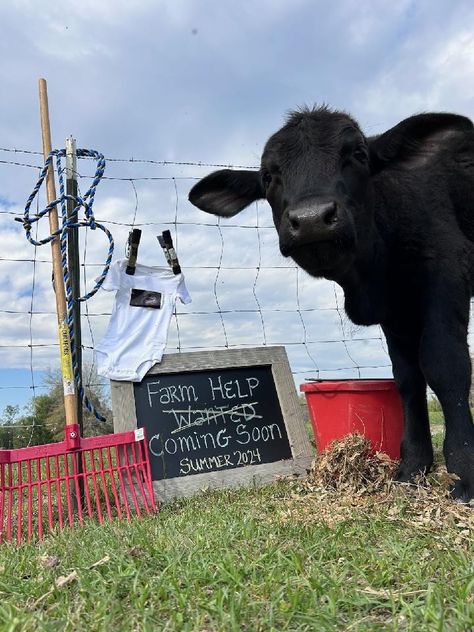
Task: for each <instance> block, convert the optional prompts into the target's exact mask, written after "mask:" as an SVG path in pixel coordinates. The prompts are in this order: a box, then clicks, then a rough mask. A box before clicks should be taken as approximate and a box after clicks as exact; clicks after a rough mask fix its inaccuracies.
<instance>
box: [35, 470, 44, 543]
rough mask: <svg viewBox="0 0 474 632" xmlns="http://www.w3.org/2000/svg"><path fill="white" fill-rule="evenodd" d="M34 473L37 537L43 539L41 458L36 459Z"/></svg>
mask: <svg viewBox="0 0 474 632" xmlns="http://www.w3.org/2000/svg"><path fill="white" fill-rule="evenodd" d="M36 474H37V478H38V537H39V539H40V541H41V540H42V539H43V498H42V495H41V485H42V482H43V481H42V479H41V459H36Z"/></svg>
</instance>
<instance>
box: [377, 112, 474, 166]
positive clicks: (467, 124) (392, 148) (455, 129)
mask: <svg viewBox="0 0 474 632" xmlns="http://www.w3.org/2000/svg"><path fill="white" fill-rule="evenodd" d="M472 130H473V124H472V122H471V121H470V120H469V119H468V118H466V117H465V116H459V115H458V114H448V113H434V114H418V115H416V116H411V117H410V118H407V119H405V120H404V121H401V123H398V125H395V127H392V128H391V129H389V130H388V131H386V132H385V133H384V134H381V135H380V136H375V137H372V138H369V139H368V142H369V152H370V165H371V171H372V173H373V174H375V173H378V172H379V171H382V169H384V168H386V167H390V166H400V167H403V168H406V169H414V168H417V167H420V166H422V165H424V164H426V163H427V162H429V160H430V159H432V158H433V157H434V156H435V155H436V154H438V153H439V152H440V151H442V150H443V149H444V148H445V147H446V143H447V142H448V141H449V139H450V138H452V137H454V136H457V135H460V134H462V133H465V132H466V131H472Z"/></svg>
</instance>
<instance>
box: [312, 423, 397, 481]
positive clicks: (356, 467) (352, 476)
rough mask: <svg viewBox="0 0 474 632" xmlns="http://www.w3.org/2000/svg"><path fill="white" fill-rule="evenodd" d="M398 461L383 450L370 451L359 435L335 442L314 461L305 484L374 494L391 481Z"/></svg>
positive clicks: (367, 444)
mask: <svg viewBox="0 0 474 632" xmlns="http://www.w3.org/2000/svg"><path fill="white" fill-rule="evenodd" d="M396 466H397V464H396V463H395V462H394V461H392V460H391V459H390V457H388V456H387V455H386V454H385V453H383V452H376V453H375V454H373V453H372V452H371V446H370V442H369V440H368V439H367V438H366V437H363V436H362V435H360V434H351V435H348V436H347V437H345V438H344V439H340V440H338V441H333V442H332V443H331V445H330V446H329V448H328V449H327V450H326V451H325V452H323V453H322V454H320V455H319V457H318V458H317V459H316V460H315V461H314V463H313V465H312V467H311V469H310V471H309V475H308V478H307V480H306V481H305V482H304V486H305V487H306V489H307V490H308V491H314V490H315V488H324V489H325V490H332V491H337V492H340V493H349V494H360V493H363V494H372V493H374V492H380V491H382V490H384V489H385V488H386V487H387V486H390V485H391V484H392V476H393V473H394V471H395V469H396Z"/></svg>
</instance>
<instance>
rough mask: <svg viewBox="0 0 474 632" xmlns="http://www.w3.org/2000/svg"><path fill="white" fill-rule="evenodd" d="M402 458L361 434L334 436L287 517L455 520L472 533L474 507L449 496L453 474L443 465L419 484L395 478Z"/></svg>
mask: <svg viewBox="0 0 474 632" xmlns="http://www.w3.org/2000/svg"><path fill="white" fill-rule="evenodd" d="M397 465H398V464H397V463H396V462H394V461H391V460H390V458H389V457H388V456H387V455H386V454H384V453H381V452H378V453H375V454H373V453H372V452H371V449H370V443H369V441H368V440H367V439H366V438H365V437H363V436H361V435H358V434H353V435H348V436H347V437H345V438H344V439H341V440H339V441H334V442H333V443H332V444H331V446H329V448H328V449H327V450H326V451H325V452H323V453H322V454H320V455H318V457H317V458H316V460H315V461H314V463H313V465H312V467H311V469H310V471H309V473H308V477H307V478H306V479H304V480H300V481H296V482H295V484H294V486H293V491H292V494H291V498H289V500H288V503H287V504H286V506H285V508H284V509H283V510H282V511H281V513H280V519H281V520H282V521H283V522H288V521H293V520H294V521H297V522H304V523H311V522H320V521H322V522H324V523H326V524H327V525H328V526H329V527H332V526H334V525H336V524H338V523H339V522H341V521H343V520H348V519H352V518H357V517H362V516H364V517H367V516H370V517H371V518H375V517H377V518H381V519H383V520H393V521H397V522H400V523H403V524H404V525H405V526H409V527H410V528H416V529H417V530H418V529H421V530H428V531H431V532H434V531H439V532H440V533H442V530H443V528H444V526H446V525H448V524H449V527H450V528H454V531H455V532H456V537H457V538H459V539H460V540H462V541H467V540H469V538H472V535H473V530H474V507H472V506H468V505H464V504H461V503H457V502H455V501H453V500H452V499H451V497H450V496H449V490H450V487H451V485H452V482H453V476H452V475H451V474H448V473H447V472H446V468H445V467H444V466H441V465H440V466H437V467H436V468H435V469H434V471H433V472H432V473H431V474H430V475H429V476H428V477H423V476H420V477H419V479H418V480H417V481H416V483H415V484H406V483H401V484H400V483H394V481H393V480H392V477H393V474H394V472H395V470H396V468H397Z"/></svg>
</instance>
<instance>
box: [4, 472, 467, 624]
mask: <svg viewBox="0 0 474 632" xmlns="http://www.w3.org/2000/svg"><path fill="white" fill-rule="evenodd" d="M369 489H370V485H369V486H368V487H367V488H362V487H359V488H357V487H354V486H352V487H351V485H350V484H348V485H347V486H346V487H344V486H343V487H342V488H341V489H340V490H339V491H338V490H337V489H335V490H333V489H324V488H321V487H319V488H318V486H317V485H316V486H314V487H311V486H309V487H308V486H307V485H302V484H301V483H298V482H294V481H278V482H276V483H275V484H273V485H270V486H267V487H264V488H252V489H246V490H239V491H222V492H214V493H211V492H204V493H203V494H201V495H199V496H197V497H195V498H193V499H189V500H186V501H179V502H175V503H173V504H170V505H168V506H166V507H164V508H163V509H162V510H161V512H160V513H159V514H157V515H156V516H152V517H147V518H145V519H142V520H135V521H134V522H132V523H131V524H128V523H123V522H113V523H109V524H106V525H103V526H101V527H99V526H97V525H94V524H89V525H88V526H86V527H85V528H83V529H74V530H67V531H64V532H63V533H59V534H56V535H53V536H51V537H49V538H47V539H46V540H45V541H44V542H43V543H41V544H29V545H25V546H22V547H21V548H17V547H15V546H11V545H3V546H2V547H1V548H0V629H1V630H8V631H16V630H114V631H115V630H150V631H151V630H190V631H191V630H192V631H201V632H211V631H221V630H248V631H258V630H262V631H263V630H275V631H278V630H354V631H360V632H362V631H364V632H365V631H371V630H414V631H416V632H423V631H427V632H428V631H429V632H431V631H433V630H440V631H443V632H444V631H459V632H461V631H466V630H474V555H473V554H474V546H473V534H474V518H473V514H474V510H472V509H469V508H467V507H464V506H460V505H456V504H455V503H452V502H451V501H448V500H446V498H445V497H444V492H442V491H441V490H440V488H439V486H438V487H433V488H430V487H428V488H420V489H418V490H417V489H406V488H404V487H400V486H396V487H395V488H393V487H392V486H388V487H387V486H386V487H384V488H383V489H382V488H380V489H372V491H368V490H369Z"/></svg>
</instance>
